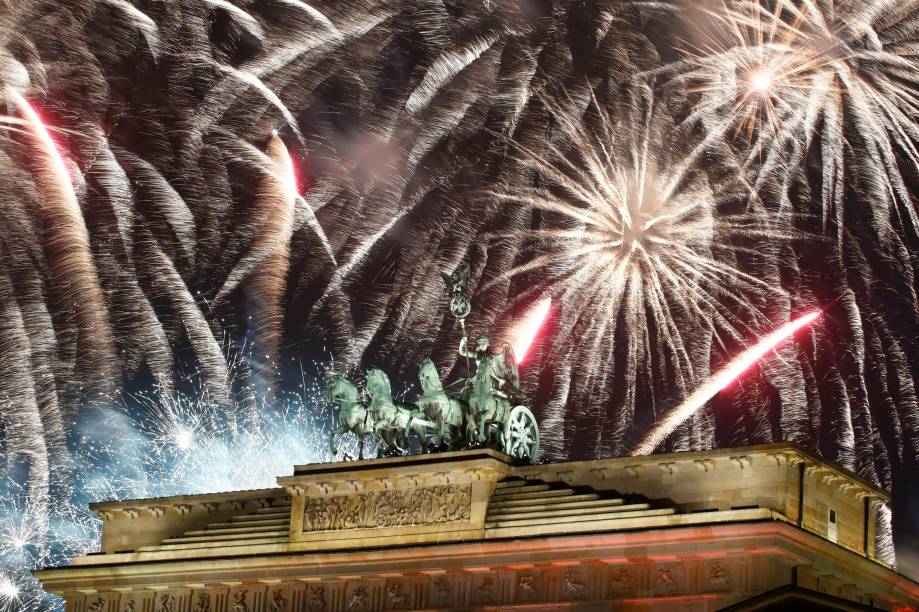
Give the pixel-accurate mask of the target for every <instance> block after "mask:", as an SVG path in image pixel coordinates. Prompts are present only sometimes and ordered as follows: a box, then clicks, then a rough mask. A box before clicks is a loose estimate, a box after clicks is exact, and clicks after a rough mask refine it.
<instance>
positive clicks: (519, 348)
mask: <svg viewBox="0 0 919 612" xmlns="http://www.w3.org/2000/svg"><path fill="white" fill-rule="evenodd" d="M551 306H552V298H550V297H544V298H543V299H541V300H539V301H538V302H537V303H536V305H535V306H533V308H532V309H531V310H530V312H528V313H527V314H526V316H524V318H523V320H521V321H520V323H519V324H518V326H517V330H516V333H515V334H514V345H513V346H514V356H515V357H516V359H517V363H518V364H519V363H523V360H524V359H526V356H527V352H528V351H529V350H530V347H531V346H532V345H533V341H534V340H536V334H538V333H539V330H540V328H541V327H542V325H543V323H545V321H546V317H547V316H549V308H550V307H551Z"/></svg>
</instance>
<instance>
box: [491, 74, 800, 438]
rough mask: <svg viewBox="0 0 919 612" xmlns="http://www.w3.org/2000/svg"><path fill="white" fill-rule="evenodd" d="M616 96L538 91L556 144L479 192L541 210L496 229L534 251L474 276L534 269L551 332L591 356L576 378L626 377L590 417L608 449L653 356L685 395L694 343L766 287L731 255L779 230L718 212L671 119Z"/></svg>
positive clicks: (744, 316) (736, 322)
mask: <svg viewBox="0 0 919 612" xmlns="http://www.w3.org/2000/svg"><path fill="white" fill-rule="evenodd" d="M628 97H629V99H628V100H619V101H618V102H617V104H616V108H617V110H615V111H613V112H608V111H607V110H606V108H605V107H604V105H602V104H601V103H600V102H598V100H597V97H596V96H594V95H593V94H592V93H591V94H590V96H589V99H588V101H587V105H586V110H580V111H579V110H572V109H573V108H576V107H578V105H577V104H576V103H572V104H571V108H563V107H561V106H557V105H554V104H550V103H547V106H548V108H549V109H550V112H551V114H552V118H553V119H554V120H555V121H556V122H557V124H558V126H559V131H560V134H561V135H560V137H559V139H558V140H559V142H558V143H554V144H550V145H549V146H548V147H547V152H546V153H545V154H543V153H537V152H535V151H533V150H531V149H528V148H526V147H518V152H519V157H520V162H521V165H522V166H523V167H524V168H525V169H526V170H528V171H531V172H533V173H534V174H535V175H536V177H537V182H538V185H539V186H535V187H531V188H529V189H523V190H521V189H519V186H518V185H515V186H514V189H513V190H507V191H495V192H491V193H490V194H489V195H490V196H491V197H493V198H495V199H497V200H498V201H499V202H501V203H502V204H503V205H505V206H524V207H526V208H528V209H531V210H533V211H539V212H541V213H543V214H542V215H541V216H539V217H538V218H539V219H541V220H539V221H537V222H536V223H534V225H532V226H531V227H529V228H527V229H522V230H514V231H511V232H508V233H504V234H501V235H498V236H497V238H499V239H510V240H527V241H531V242H533V243H535V244H536V245H537V246H536V248H537V250H538V254H537V255H535V256H534V257H532V258H530V259H528V260H527V261H524V262H523V263H520V264H519V265H517V266H515V267H513V268H511V269H509V270H508V271H507V272H506V273H505V274H503V275H501V276H499V277H497V278H495V279H493V280H492V281H490V282H489V283H488V284H487V285H486V287H485V288H486V289H488V288H489V287H490V286H492V285H495V284H497V283H499V282H503V281H506V280H507V279H508V278H509V277H513V276H517V275H521V274H525V273H528V272H530V271H538V277H539V281H538V282H537V288H538V290H539V291H547V292H550V293H552V294H553V295H554V297H555V300H556V301H557V302H558V303H560V304H561V309H562V316H561V320H560V322H559V330H558V331H557V332H556V334H555V338H554V339H553V344H554V345H555V346H556V347H561V346H564V347H565V350H564V351H560V352H561V353H564V354H568V355H573V356H576V357H575V358H576V359H582V360H585V361H587V362H588V363H589V366H588V367H586V368H584V369H586V370H589V371H590V372H591V376H592V377H593V379H592V380H589V381H588V384H597V383H598V382H599V383H602V382H607V381H606V380H605V379H607V378H610V379H611V377H613V376H617V374H616V372H617V370H618V377H621V379H622V382H623V384H624V385H626V386H627V388H626V389H625V391H624V393H623V394H622V396H621V397H619V398H617V399H616V400H614V401H615V402H616V403H617V404H618V405H617V406H616V409H615V410H612V411H606V410H605V409H604V412H605V414H604V415H602V418H604V420H606V419H609V422H608V423H606V424H605V426H604V427H600V428H598V429H599V430H605V431H606V432H607V433H611V437H610V439H608V440H606V441H598V445H599V446H600V447H601V448H600V450H601V451H606V452H618V451H621V450H622V446H621V445H622V439H623V436H624V435H625V434H626V432H627V430H628V428H629V427H630V426H631V424H632V421H633V419H632V417H633V416H634V410H635V403H636V392H637V390H636V388H637V387H638V386H640V385H641V380H642V378H643V375H644V374H648V364H649V363H651V360H659V361H657V363H660V364H665V363H666V364H669V366H670V370H671V372H672V375H673V379H672V381H673V384H674V386H675V389H676V390H678V391H679V392H681V393H685V392H686V390H687V389H689V388H691V386H692V384H693V381H695V380H696V379H697V377H698V376H699V375H702V376H704V375H705V374H706V372H707V370H706V369H705V368H706V367H707V366H705V365H704V364H700V363H698V360H695V359H694V358H693V350H692V349H691V346H693V343H695V342H697V341H699V340H700V339H701V338H705V337H706V336H708V337H709V340H707V342H710V341H711V339H712V338H714V339H715V340H716V341H717V340H718V339H719V338H720V337H722V336H723V335H724V334H727V335H730V336H733V337H736V336H737V331H738V329H739V328H740V327H743V326H744V325H745V321H747V322H749V321H752V320H759V316H760V314H759V312H758V310H757V308H756V307H755V306H754V302H753V299H754V298H755V297H756V296H760V295H761V294H763V293H764V292H768V291H774V289H773V288H772V287H770V286H769V285H768V284H767V283H765V282H763V281H761V280H759V279H757V278H756V277H754V276H752V275H750V274H748V273H746V272H744V271H743V270H742V269H740V268H739V267H738V266H737V265H736V256H737V254H738V253H739V252H743V251H746V250H748V249H750V248H752V245H753V244H754V242H751V241H756V240H759V241H765V240H774V239H776V238H781V237H782V236H783V234H782V232H780V231H778V230H776V229H775V228H770V227H768V226H766V225H763V223H762V222H761V221H760V220H757V219H755V218H753V217H751V216H747V215H743V214H729V213H727V212H726V211H724V210H720V211H719V200H720V199H723V198H724V196H725V193H728V194H730V193H731V192H730V189H729V186H726V185H715V184H713V180H712V179H710V178H709V177H708V176H707V175H706V173H705V172H703V171H701V170H700V163H699V162H700V161H701V160H700V159H699V158H698V155H699V153H698V152H694V149H693V147H692V146H687V143H688V142H690V141H691V135H690V134H689V133H688V132H686V131H685V130H678V129H676V128H675V126H674V125H673V123H672V122H671V121H670V120H669V119H668V118H667V117H668V116H667V114H666V113H664V112H662V111H663V109H662V108H661V102H659V101H658V100H656V99H655V96H654V94H653V93H652V92H651V90H650V89H649V88H647V87H646V86H644V85H635V86H634V89H633V90H632V93H631V94H629V95H628ZM681 139H685V140H683V142H681ZM716 191H717V193H716ZM735 193H736V192H735ZM535 218H537V217H534V219H535ZM742 244H746V245H747V246H742ZM678 322H682V323H678ZM655 355H656V356H655ZM700 367H701V368H702V370H700V369H699V368H700ZM642 371H644V374H643V373H642ZM623 374H624V376H623ZM617 380H619V378H617ZM599 386H600V388H603V387H604V386H605V385H603V384H600V385H599Z"/></svg>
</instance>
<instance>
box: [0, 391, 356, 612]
mask: <svg viewBox="0 0 919 612" xmlns="http://www.w3.org/2000/svg"><path fill="white" fill-rule="evenodd" d="M301 380H303V382H304V389H303V391H302V392H301V393H285V394H283V395H282V397H280V398H279V399H278V400H277V401H276V402H275V403H272V404H268V403H267V402H265V401H261V402H259V403H258V405H257V406H256V407H255V410H256V412H257V413H258V415H259V422H258V427H257V428H254V429H243V430H241V431H237V432H235V435H233V433H231V432H230V430H229V429H228V428H227V426H226V424H225V421H224V420H223V418H222V415H223V412H222V409H221V408H220V407H219V406H217V405H216V404H214V403H213V402H211V401H210V400H209V399H208V396H207V394H202V393H199V394H197V395H195V396H182V395H175V394H171V395H170V394H160V393H149V394H147V393H145V394H142V395H138V396H130V397H127V398H125V401H124V402H123V403H122V404H121V405H116V404H99V405H96V406H94V407H92V408H90V409H88V410H87V411H86V413H85V414H84V415H83V417H82V418H81V420H80V422H79V424H78V425H76V426H75V427H74V429H73V431H71V432H70V433H71V437H72V440H73V442H72V447H73V449H74V453H73V463H74V466H73V480H72V482H71V485H70V486H69V487H65V488H64V489H63V490H60V491H54V490H53V491H51V494H52V495H54V496H55V499H54V503H50V504H49V503H47V502H48V499H47V498H43V497H40V496H38V497H37V496H35V495H32V494H30V493H29V491H28V490H27V489H24V488H23V487H22V485H20V484H19V483H18V482H17V481H16V480H15V479H9V478H7V479H2V480H0V495H2V498H3V500H4V504H3V508H2V509H0V563H2V567H3V568H4V571H5V572H7V573H4V574H0V610H7V609H11V610H20V609H21V610H28V611H35V612H39V611H44V610H47V609H49V608H52V607H57V605H58V603H59V602H57V600H56V599H54V598H51V597H50V596H48V595H46V594H44V593H43V592H42V591H41V590H40V589H39V588H38V585H37V584H36V583H35V581H34V580H33V579H32V578H31V577H30V576H29V574H28V570H30V569H33V568H36V567H47V566H53V565H60V564H62V563H65V562H66V561H67V559H68V558H69V557H71V556H75V555H83V554H86V553H88V552H92V551H94V550H97V548H98V542H99V536H100V530H101V524H100V520H99V518H98V517H97V516H96V515H95V514H94V513H92V512H91V511H90V510H89V508H88V505H87V504H88V503H89V502H92V501H103V500H118V499H138V498H146V497H160V496H169V495H180V494H194V493H205V492H212V491H216V490H221V491H224V490H238V489H257V488H268V487H273V486H275V485H276V481H275V478H276V477H277V476H282V475H284V474H285V473H290V472H289V471H290V470H292V469H293V466H294V465H296V464H301V463H308V462H315V461H328V460H330V459H332V458H331V457H329V456H327V454H326V449H327V448H328V444H327V436H328V429H329V428H328V423H330V422H331V420H330V416H331V415H330V414H329V412H328V405H327V404H326V403H325V402H323V401H322V400H320V399H319V398H321V397H322V390H321V385H319V384H318V383H314V382H307V381H313V380H315V379H312V378H307V377H306V376H305V375H304V376H303V377H302V378H301ZM343 442H344V443H345V444H344V447H343V451H342V452H356V450H355V448H354V446H355V441H354V440H348V439H345V440H343ZM340 446H341V444H340Z"/></svg>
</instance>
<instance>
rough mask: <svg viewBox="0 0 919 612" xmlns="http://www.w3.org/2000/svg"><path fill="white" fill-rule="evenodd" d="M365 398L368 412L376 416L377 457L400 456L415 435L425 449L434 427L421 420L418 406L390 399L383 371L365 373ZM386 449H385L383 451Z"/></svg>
mask: <svg viewBox="0 0 919 612" xmlns="http://www.w3.org/2000/svg"><path fill="white" fill-rule="evenodd" d="M367 395H369V396H370V399H371V402H370V410H371V411H372V412H373V413H374V414H375V415H376V421H375V423H374V426H373V432H374V434H376V437H377V440H378V441H379V442H382V444H379V443H378V445H377V446H378V450H379V451H380V453H381V454H382V453H384V452H385V453H387V454H395V453H402V452H404V451H406V450H408V449H409V448H410V447H411V437H410V436H411V434H412V433H414V434H415V435H416V436H417V437H418V439H419V440H420V441H421V445H422V447H424V441H425V439H426V437H427V432H428V428H429V427H434V426H435V424H434V423H433V422H431V421H427V420H425V419H424V418H422V416H423V415H422V413H421V411H420V410H419V409H418V407H417V406H415V405H413V404H406V403H403V402H397V401H395V400H394V399H393V397H392V387H391V385H390V383H389V377H388V376H387V375H386V373H385V372H384V371H383V370H377V369H371V370H368V371H367ZM384 446H385V449H384V448H382V447H384Z"/></svg>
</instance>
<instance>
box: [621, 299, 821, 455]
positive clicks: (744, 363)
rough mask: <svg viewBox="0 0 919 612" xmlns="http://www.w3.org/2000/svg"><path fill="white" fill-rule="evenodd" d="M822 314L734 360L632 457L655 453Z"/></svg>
mask: <svg viewBox="0 0 919 612" xmlns="http://www.w3.org/2000/svg"><path fill="white" fill-rule="evenodd" d="M821 314H822V313H821V312H819V311H817V312H810V313H808V314H805V315H802V316H800V317H798V318H797V319H795V320H793V321H790V322H788V323H786V324H785V325H782V326H781V327H779V328H778V329H777V330H775V331H773V332H772V333H770V334H769V335H768V336H766V337H765V338H763V339H762V340H760V341H759V342H757V343H756V344H754V345H753V346H751V347H750V348H748V349H747V350H745V351H743V352H742V353H741V354H740V355H738V356H737V357H735V358H734V359H732V360H731V361H730V362H728V364H727V365H726V366H724V367H723V368H722V369H721V370H720V371H718V372H716V373H715V374H714V375H713V376H712V377H711V378H709V379H708V380H707V381H705V382H704V383H702V384H701V385H699V387H698V388H697V389H696V390H695V391H693V392H692V393H691V394H690V395H689V397H687V398H686V399H684V400H683V401H682V402H680V404H679V405H678V406H677V407H676V408H674V409H673V410H671V411H670V412H668V413H667V414H666V415H664V417H663V418H662V419H661V420H660V421H658V422H657V423H656V424H655V425H654V426H653V427H652V428H651V430H650V431H649V432H648V433H647V434H646V435H645V437H644V438H643V439H642V440H641V442H639V443H638V445H637V446H635V448H633V449H632V451H631V453H630V454H632V455H648V454H651V453H652V452H654V449H656V448H657V447H659V446H660V445H661V443H663V441H664V440H665V439H666V438H667V436H669V435H670V434H671V433H673V431H674V430H675V429H676V428H677V427H678V426H679V425H680V424H681V423H683V422H685V421H686V419H688V418H689V417H690V416H692V415H693V414H695V413H696V412H698V410H699V409H700V408H702V406H704V405H705V403H706V402H708V401H709V400H710V399H712V398H713V397H714V396H715V395H716V394H717V393H718V392H720V391H721V390H722V389H724V388H725V387H727V386H728V385H730V384H731V383H733V382H734V381H736V380H737V379H738V378H740V377H741V376H743V374H744V372H746V371H747V370H748V369H749V368H750V367H752V366H753V365H754V364H756V363H757V362H758V361H759V360H760V359H762V358H763V357H764V356H765V355H766V353H768V352H769V351H771V350H773V349H775V348H776V347H777V346H778V345H779V344H781V343H782V342H784V341H786V340H788V339H789V338H791V337H792V336H794V334H795V333H796V332H797V331H799V330H801V329H804V328H805V327H807V326H809V325H811V324H812V323H813V322H814V321H816V320H817V318H818V317H820V315H821Z"/></svg>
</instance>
